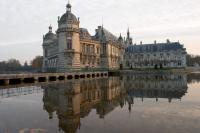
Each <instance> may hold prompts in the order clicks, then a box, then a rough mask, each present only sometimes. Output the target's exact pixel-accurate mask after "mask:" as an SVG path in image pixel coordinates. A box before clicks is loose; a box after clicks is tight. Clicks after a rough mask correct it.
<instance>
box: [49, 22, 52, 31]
mask: <svg viewBox="0 0 200 133" xmlns="http://www.w3.org/2000/svg"><path fill="white" fill-rule="evenodd" d="M49 32H52V26H51V24H50V26H49Z"/></svg>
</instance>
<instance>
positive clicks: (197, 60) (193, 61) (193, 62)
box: [186, 54, 200, 66]
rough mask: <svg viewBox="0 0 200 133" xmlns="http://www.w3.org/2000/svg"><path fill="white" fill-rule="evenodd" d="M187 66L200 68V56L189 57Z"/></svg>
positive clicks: (187, 57)
mask: <svg viewBox="0 0 200 133" xmlns="http://www.w3.org/2000/svg"><path fill="white" fill-rule="evenodd" d="M186 60H187V66H199V65H200V55H189V54H188V55H187V56H186Z"/></svg>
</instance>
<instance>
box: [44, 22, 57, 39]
mask: <svg viewBox="0 0 200 133" xmlns="http://www.w3.org/2000/svg"><path fill="white" fill-rule="evenodd" d="M55 36H56V35H55V34H54V33H53V32H52V26H51V25H50V26H49V32H48V33H47V34H46V35H45V36H44V39H45V40H50V39H54V37H55Z"/></svg>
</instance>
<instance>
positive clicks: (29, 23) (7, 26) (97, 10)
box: [0, 0, 200, 55]
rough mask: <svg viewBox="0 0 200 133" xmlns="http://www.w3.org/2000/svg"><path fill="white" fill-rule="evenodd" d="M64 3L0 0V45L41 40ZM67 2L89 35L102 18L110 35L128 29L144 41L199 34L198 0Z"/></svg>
mask: <svg viewBox="0 0 200 133" xmlns="http://www.w3.org/2000/svg"><path fill="white" fill-rule="evenodd" d="M66 3H67V1H66V0H48V1H44V0H34V1H27V0H15V1H14V2H13V0H1V1H0V12H1V13H0V29H1V32H0V44H1V45H2V44H3V45H9V44H15V45H16V46H17V45H18V44H19V43H23V42H29V43H31V42H33V41H34V40H41V41H42V35H43V34H45V33H46V32H47V31H48V29H47V28H48V26H49V25H50V23H51V24H52V25H53V30H54V31H55V30H56V28H57V16H61V15H62V14H63V13H64V12H65V11H66V9H65V6H66ZM71 3H72V11H73V13H74V14H75V15H76V16H77V17H80V21H81V27H85V28H87V29H88V30H89V31H90V33H92V34H94V30H95V28H96V27H97V26H98V25H101V24H102V17H103V24H104V27H106V28H107V29H109V30H110V31H111V32H112V33H113V34H115V35H119V34H120V33H122V34H123V35H125V34H126V31H127V28H128V26H129V27H130V30H131V33H132V36H133V38H139V39H141V40H144V41H147V40H150V39H151V40H155V39H156V38H163V39H165V38H166V37H168V36H170V34H171V35H173V36H177V37H180V39H179V40H184V37H185V36H193V35H194V36H197V35H199V34H200V31H199V30H197V29H198V28H199V27H200V4H199V0H190V1H189V0H173V1H172V0H134V1H133V0H124V1H122V0H109V1H108V0H84V1H83V0H73V1H71ZM148 34H149V35H148ZM138 36H139V37H138ZM165 36H166V37H165ZM191 41H193V40H192V38H191ZM199 41H200V40H199ZM190 47H192V46H190ZM0 55H1V54H0Z"/></svg>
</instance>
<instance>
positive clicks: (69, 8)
mask: <svg viewBox="0 0 200 133" xmlns="http://www.w3.org/2000/svg"><path fill="white" fill-rule="evenodd" d="M71 8H72V6H71V4H70V1H69V0H68V3H67V12H71Z"/></svg>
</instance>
